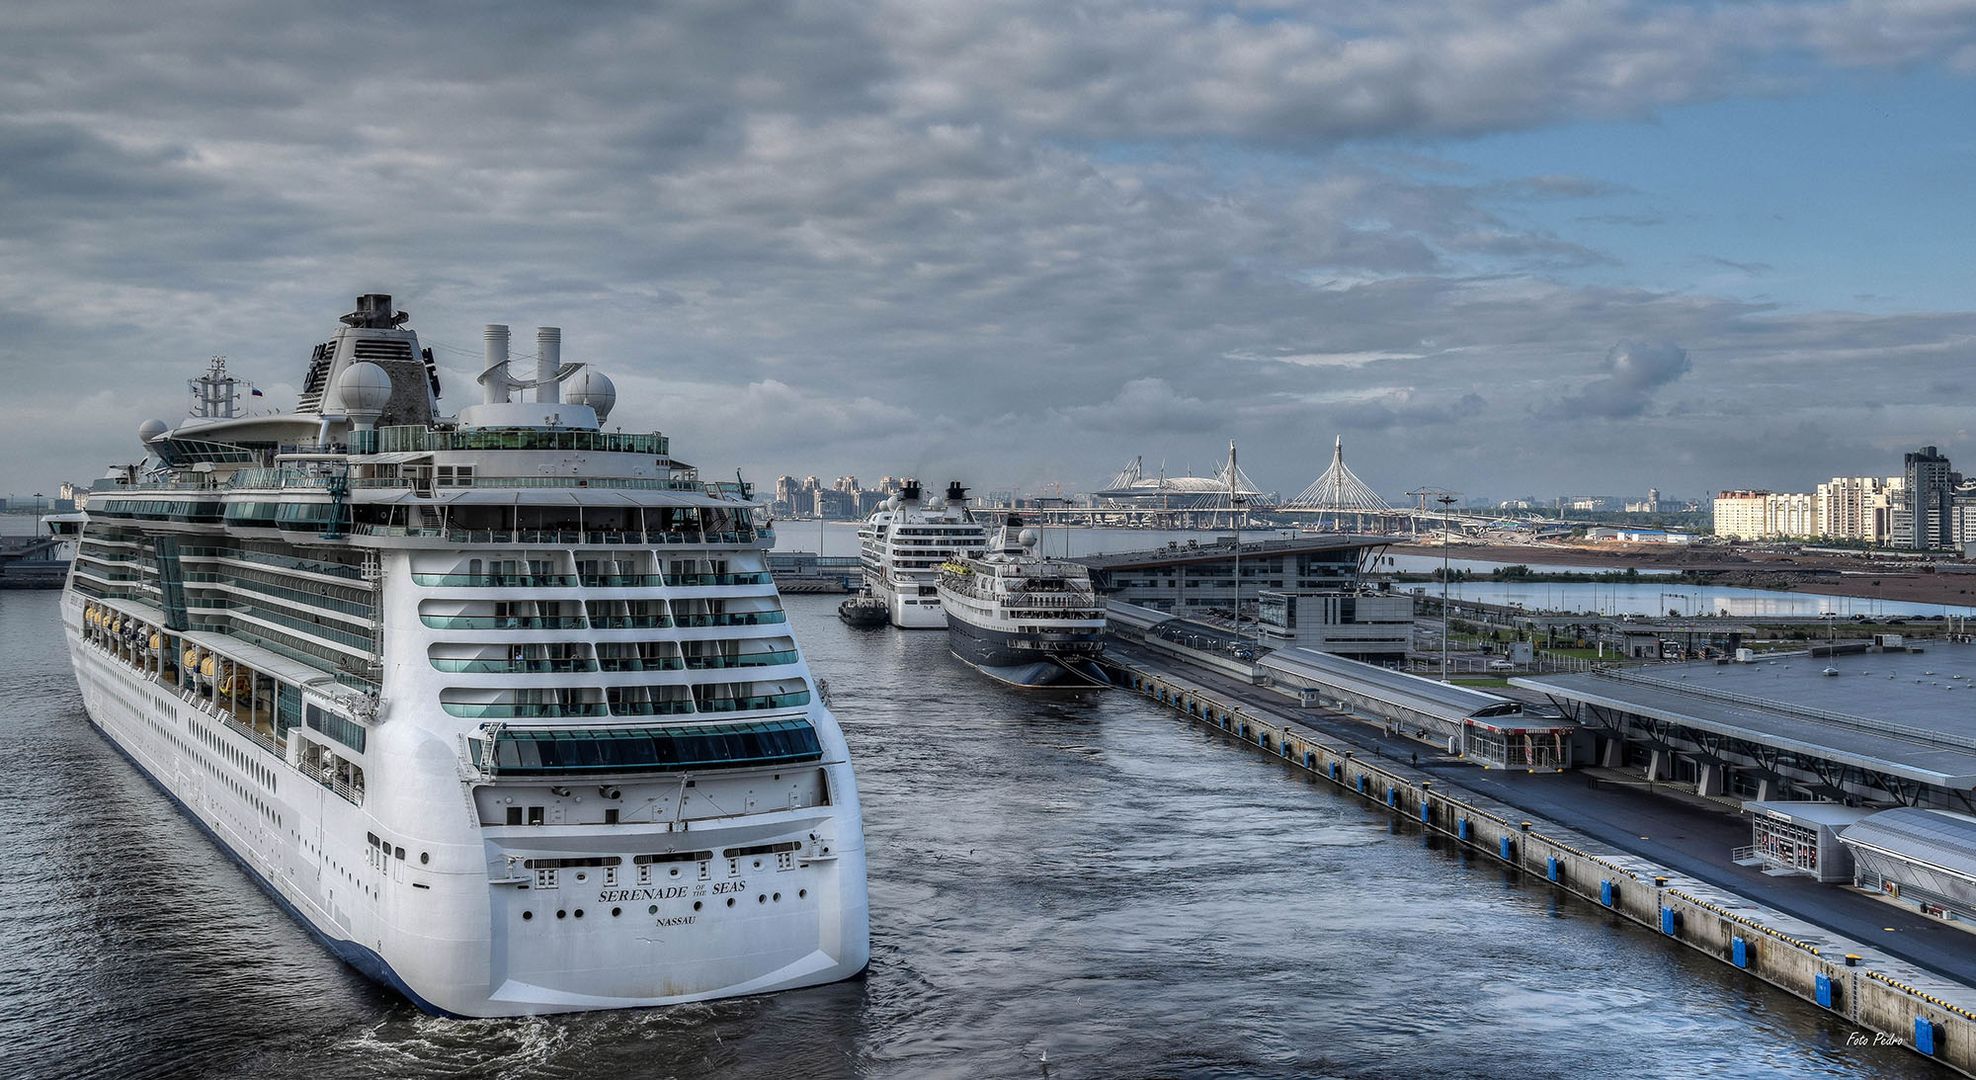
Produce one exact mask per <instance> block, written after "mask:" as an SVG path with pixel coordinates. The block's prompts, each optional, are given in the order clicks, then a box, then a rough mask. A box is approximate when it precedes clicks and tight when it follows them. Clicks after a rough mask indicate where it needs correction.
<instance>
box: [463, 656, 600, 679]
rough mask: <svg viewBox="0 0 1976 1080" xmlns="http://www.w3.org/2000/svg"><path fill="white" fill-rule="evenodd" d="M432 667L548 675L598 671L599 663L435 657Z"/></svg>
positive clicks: (504, 673)
mask: <svg viewBox="0 0 1976 1080" xmlns="http://www.w3.org/2000/svg"><path fill="white" fill-rule="evenodd" d="M432 667H433V669H434V670H436V671H450V672H458V673H462V674H468V675H510V674H512V675H546V674H556V673H562V672H571V671H596V670H597V661H595V660H586V659H578V660H459V659H452V658H448V657H438V656H435V657H433V658H432ZM606 670H608V669H606Z"/></svg>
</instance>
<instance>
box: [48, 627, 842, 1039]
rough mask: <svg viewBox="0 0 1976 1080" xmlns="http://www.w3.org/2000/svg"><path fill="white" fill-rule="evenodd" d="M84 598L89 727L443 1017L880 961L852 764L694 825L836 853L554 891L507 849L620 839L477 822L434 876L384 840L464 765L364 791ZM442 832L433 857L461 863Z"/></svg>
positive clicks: (834, 972)
mask: <svg viewBox="0 0 1976 1080" xmlns="http://www.w3.org/2000/svg"><path fill="white" fill-rule="evenodd" d="M67 599H69V600H70V601H71V604H70V605H69V606H68V608H67V609H65V620H64V621H65V623H66V624H67V625H66V627H65V629H66V632H67V637H68V645H69V651H70V659H71V663H72V666H73V668H74V670H75V674H76V680H77V684H78V687H79V688H80V690H81V692H82V698H83V705H84V709H85V712H86V714H87V716H88V719H89V721H90V723H91V725H92V726H93V727H95V728H96V729H97V731H98V732H99V733H100V734H101V735H102V736H103V737H104V738H105V739H106V740H107V741H108V742H109V743H110V744H111V746H112V747H114V748H115V749H116V750H117V751H118V752H119V753H120V754H121V755H122V756H123V757H124V758H126V759H127V760H129V761H130V762H131V763H132V764H133V765H134V766H135V767H136V768H137V770H138V771H139V772H140V773H141V774H142V775H143V776H144V777H145V778H146V779H147V780H149V781H150V782H151V783H152V784H153V785H154V786H156V787H157V788H158V789H159V790H160V791H161V792H163V793H164V794H165V795H166V796H167V797H168V798H169V799H170V800H171V801H172V803H173V804H174V806H175V807H176V808H177V809H178V810H179V811H180V812H181V813H182V814H184V816H185V817H186V818H187V819H189V820H190V821H191V822H192V823H193V824H195V825H196V826H197V827H198V828H199V830H200V831H201V832H202V833H203V834H204V835H206V836H207V837H208V838H209V839H210V840H212V841H213V843H214V844H215V845H217V846H218V847H219V848H220V849H221V850H222V851H223V852H225V853H226V855H227V856H228V857H229V858H231V859H232V860H233V861H234V862H235V863H236V864H238V865H239V866H240V867H241V869H243V870H244V871H246V873H247V876H248V877H249V878H250V879H251V880H253V881H254V883H255V884H256V885H257V886H258V887H260V888H261V889H262V890H263V891H264V892H266V893H267V894H268V895H269V896H270V897H271V898H273V899H274V900H275V902H276V904H277V905H278V906H279V907H280V908H281V909H282V910H283V911H285V912H286V913H288V915H289V916H290V917H291V918H293V919H294V920H295V921H296V922H297V923H299V924H301V925H302V926H303V927H304V928H305V929H307V930H308V931H309V932H310V933H311V935H313V936H315V937H316V938H317V939H318V940H320V941H321V942H322V944H323V945H324V946H325V947H326V948H327V949H328V950H329V951H330V952H331V953H332V954H334V955H335V956H336V957H338V958H339V959H341V960H343V961H344V962H345V963H348V964H349V965H350V966H351V967H352V968H354V969H355V970H356V971H358V972H359V973H361V974H363V975H364V976H366V977H368V978H370V979H372V980H374V981H376V982H379V983H381V984H383V985H385V986H387V987H389V988H390V989H392V990H395V991H397V992H398V993H400V994H402V995H404V997H405V998H406V999H407V1000H409V1001H410V1002H412V1004H414V1005H416V1006H417V1007H418V1008H420V1009H421V1010H423V1011H425V1012H428V1013H432V1014H435V1015H441V1016H457V1017H500V1016H527V1015H543V1014H552V1013H563V1012H578V1011H590V1010H602V1009H623V1008H644V1007H656V1006H666V1005H674V1004H682V1003H686V1002H693V1001H706V1000H713V999H719V998H726V997H734V996H740V995H748V994H760V993H770V992H776V991H781V990H790V989H797V988H801V987H807V986H818V985H823V984H827V983H832V982H838V981H841V980H844V979H848V978H852V977H855V976H857V975H859V974H860V973H862V971H863V970H864V969H865V967H866V966H867V964H868V962H869V957H870V946H869V936H868V935H869V927H868V912H867V901H866V894H865V887H864V882H865V865H864V850H863V831H862V821H861V813H860V811H859V809H858V807H859V804H858V800H857V792H856V786H855V783H854V781H853V780H852V778H851V776H850V770H849V767H848V765H843V766H831V767H830V768H831V769H832V770H833V775H832V776H831V777H830V783H831V787H832V792H831V793H832V796H833V798H832V799H831V805H830V806H828V807H816V808H809V809H807V810H805V811H797V810H787V811H771V812H767V813H760V814H753V815H744V816H739V817H736V818H734V819H733V821H734V824H732V825H713V824H711V823H703V822H694V823H693V828H692V831H691V835H692V838H693V844H694V845H695V846H704V847H706V848H708V849H711V850H713V851H716V852H720V851H724V850H725V849H724V847H723V845H725V844H728V843H738V844H760V842H761V841H763V840H764V839H771V838H777V837H783V836H798V835H803V834H806V833H817V832H821V833H822V834H824V835H828V836H831V837H833V838H834V839H835V841H836V842H835V844H834V847H833V848H831V849H827V850H826V851H825V853H823V854H822V855H821V856H820V857H817V858H815V859H814V860H812V859H810V858H807V857H806V858H805V859H804V860H803V861H801V862H800V863H798V862H796V861H795V860H793V859H792V860H791V865H789V866H788V867H786V868H783V867H778V866H775V865H770V866H768V867H766V868H762V867H761V864H760V863H759V862H757V864H756V866H755V867H752V868H751V867H745V866H738V867H734V868H732V871H733V872H732V876H727V877H716V878H715V879H714V880H713V881H711V882H706V883H704V884H702V883H693V884H691V885H680V886H671V885H660V886H656V887H652V888H643V889H638V888H628V887H618V888H597V887H593V888H589V889H583V888H580V887H575V882H573V881H565V882H563V883H562V887H561V888H559V889H557V890H555V891H554V892H548V891H543V890H538V889H530V888H526V887H518V886H517V885H516V884H515V883H512V882H502V881H496V880H490V879H491V878H493V877H494V876H495V875H494V874H493V873H492V872H491V869H492V868H493V867H498V866H500V865H502V861H503V860H502V855H503V853H504V852H510V851H515V852H529V851H538V850H540V849H542V848H544V847H553V848H555V849H561V850H577V851H583V850H598V849H600V848H601V849H603V850H610V849H611V847H612V846H613V845H612V844H611V843H610V841H608V840H605V839H604V838H601V837H590V836H585V835H583V834H582V833H581V831H580V830H577V829H573V828H571V827H555V828H554V829H553V832H554V835H553V836H551V835H548V830H545V829H543V828H541V827H537V828H534V829H532V830H529V829H506V830H503V829H480V830H477V831H478V832H479V833H480V835H479V836H478V837H477V838H476V842H475V843H474V844H473V845H472V851H471V852H470V853H469V856H468V862H469V863H470V869H471V871H472V872H467V873H461V872H438V871H432V870H430V869H429V868H428V867H427V866H425V865H422V859H421V856H422V855H423V854H424V853H414V854H413V855H412V858H410V859H405V858H403V857H402V856H400V857H395V858H394V857H393V856H392V855H391V854H390V853H389V852H386V853H384V854H382V855H380V854H379V853H378V852H377V851H376V850H375V849H374V848H373V847H372V846H371V845H370V844H369V843H367V836H369V835H372V834H375V833H385V834H387V835H391V834H395V835H408V834H415V833H417V832H418V830H419V829H420V828H421V827H423V825H424V823H425V822H427V821H430V820H434V819H440V818H443V817H445V816H446V815H447V814H448V813H449V812H450V813H451V814H452V815H453V816H456V817H457V816H459V814H460V810H459V808H460V790H459V786H458V783H457V779H455V780H454V781H453V782H452V783H451V784H449V785H448V784H443V783H442V785H430V786H428V788H427V794H428V796H429V797H428V799H427V800H425V801H423V802H421V801H419V800H406V799H403V798H397V799H391V800H388V802H389V803H390V809H391V810H392V811H395V812H392V813H373V812H371V811H370V810H368V809H367V808H365V807H359V806H356V805H353V804H352V803H350V802H347V801H345V800H344V799H342V798H340V797H339V796H337V795H335V794H333V793H332V792H331V791H330V790H329V789H328V788H326V787H324V786H323V785H321V784H320V783H317V782H315V781H313V780H312V779H311V778H310V777H309V776H308V775H307V774H306V773H304V772H302V771H301V770H299V769H296V768H293V767H291V766H290V765H289V764H288V763H286V762H284V761H283V760H282V759H281V758H279V757H277V756H275V755H274V754H273V753H271V752H270V751H269V750H268V749H267V748H266V747H265V746H263V745H262V744H261V743H259V742H257V741H256V740H255V739H254V738H252V737H250V736H249V735H248V734H246V733H244V732H242V731H241V730H240V729H239V728H237V727H236V726H234V725H231V724H228V723H225V722H223V720H222V719H221V718H220V716H218V715H217V714H216V713H214V712H213V711H212V710H211V709H210V708H209V707H208V706H206V705H202V704H200V703H199V702H198V699H197V696H196V695H193V694H190V693H186V692H182V691H179V690H176V689H174V688H173V687H171V686H168V685H164V684H161V683H160V682H158V681H157V680H155V679H153V678H151V677H149V676H147V675H145V674H143V673H141V672H139V671H138V670H137V669H136V668H135V667H133V666H132V665H131V664H130V663H129V659H130V658H129V657H128V656H119V655H118V654H117V653H116V652H113V651H111V650H108V649H105V648H103V647H101V646H98V645H96V644H93V643H91V642H89V641H86V640H85V639H84V636H83V634H82V633H81V630H80V625H79V623H80V618H79V613H80V608H81V604H80V602H78V601H76V600H75V598H74V597H73V595H71V596H70V597H69V598H67ZM830 727H831V729H832V730H834V724H833V725H830ZM380 730H381V731H384V730H389V725H386V726H385V727H383V728H381V729H380ZM833 741H834V740H833ZM835 770H841V771H835ZM378 801H380V802H382V801H386V800H378ZM394 819H396V820H394ZM524 833H526V834H527V835H522V834H524ZM432 847H433V849H434V850H433V852H432V854H435V855H437V856H439V858H438V860H437V861H436V862H435V863H434V864H433V865H434V866H445V865H448V864H453V863H456V862H457V861H458V860H456V859H454V858H451V857H450V856H451V855H454V854H457V853H456V852H447V851H444V850H441V844H440V843H438V842H435V843H433V845H432ZM816 854H817V852H815V851H810V852H806V853H805V855H806V856H809V855H816ZM703 880H704V879H703ZM799 894H800V896H799ZM771 896H773V897H774V899H773V900H771V899H770V897H771ZM695 897H697V898H698V899H697V900H696V899H694V898H695ZM655 900H656V901H657V902H653V901H655ZM701 904H704V905H705V906H704V908H702V907H701ZM689 905H691V906H689ZM586 909H587V910H586ZM524 912H526V913H527V915H526V916H524V914H523V913H524ZM565 913H571V914H573V916H574V917H573V918H572V917H567V916H566V914H565ZM586 916H587V917H586Z"/></svg>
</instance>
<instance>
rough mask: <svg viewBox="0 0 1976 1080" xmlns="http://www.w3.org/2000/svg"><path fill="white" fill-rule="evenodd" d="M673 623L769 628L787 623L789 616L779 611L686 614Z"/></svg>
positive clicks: (681, 624)
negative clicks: (776, 624)
mask: <svg viewBox="0 0 1976 1080" xmlns="http://www.w3.org/2000/svg"><path fill="white" fill-rule="evenodd" d="M673 621H674V622H675V623H677V624H678V625H680V626H770V625H773V624H775V623H784V622H788V621H789V616H788V615H787V614H785V613H783V612H780V611H720V612H711V613H708V612H699V613H694V612H687V613H684V614H679V615H674V616H673Z"/></svg>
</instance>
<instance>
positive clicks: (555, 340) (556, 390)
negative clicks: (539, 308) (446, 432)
mask: <svg viewBox="0 0 1976 1080" xmlns="http://www.w3.org/2000/svg"><path fill="white" fill-rule="evenodd" d="M480 336H481V338H482V340H483V341H484V342H485V343H486V363H485V364H484V365H482V368H481V372H480V379H479V382H480V394H481V396H480V400H481V403H482V404H485V405H505V404H507V403H508V402H509V401H510V400H512V398H511V396H510V395H511V394H512V393H513V392H514V391H516V390H526V389H528V388H530V387H533V388H534V389H535V400H536V401H537V402H541V403H556V402H560V401H561V400H562V390H561V386H562V381H563V380H564V379H567V378H569V377H570V376H571V375H573V374H575V373H576V370H577V369H578V368H580V367H582V366H583V365H581V364H570V365H568V366H567V367H565V366H564V365H563V331H562V328H561V327H559V326H538V327H536V328H535V378H533V379H517V378H515V377H514V376H513V375H512V374H510V373H509V370H508V327H507V324H506V323H488V324H487V325H486V326H485V327H483V328H481V332H480Z"/></svg>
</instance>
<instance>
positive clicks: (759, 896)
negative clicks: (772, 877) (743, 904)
mask: <svg viewBox="0 0 1976 1080" xmlns="http://www.w3.org/2000/svg"><path fill="white" fill-rule="evenodd" d="M755 903H757V904H766V903H768V894H767V893H756V894H755Z"/></svg>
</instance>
